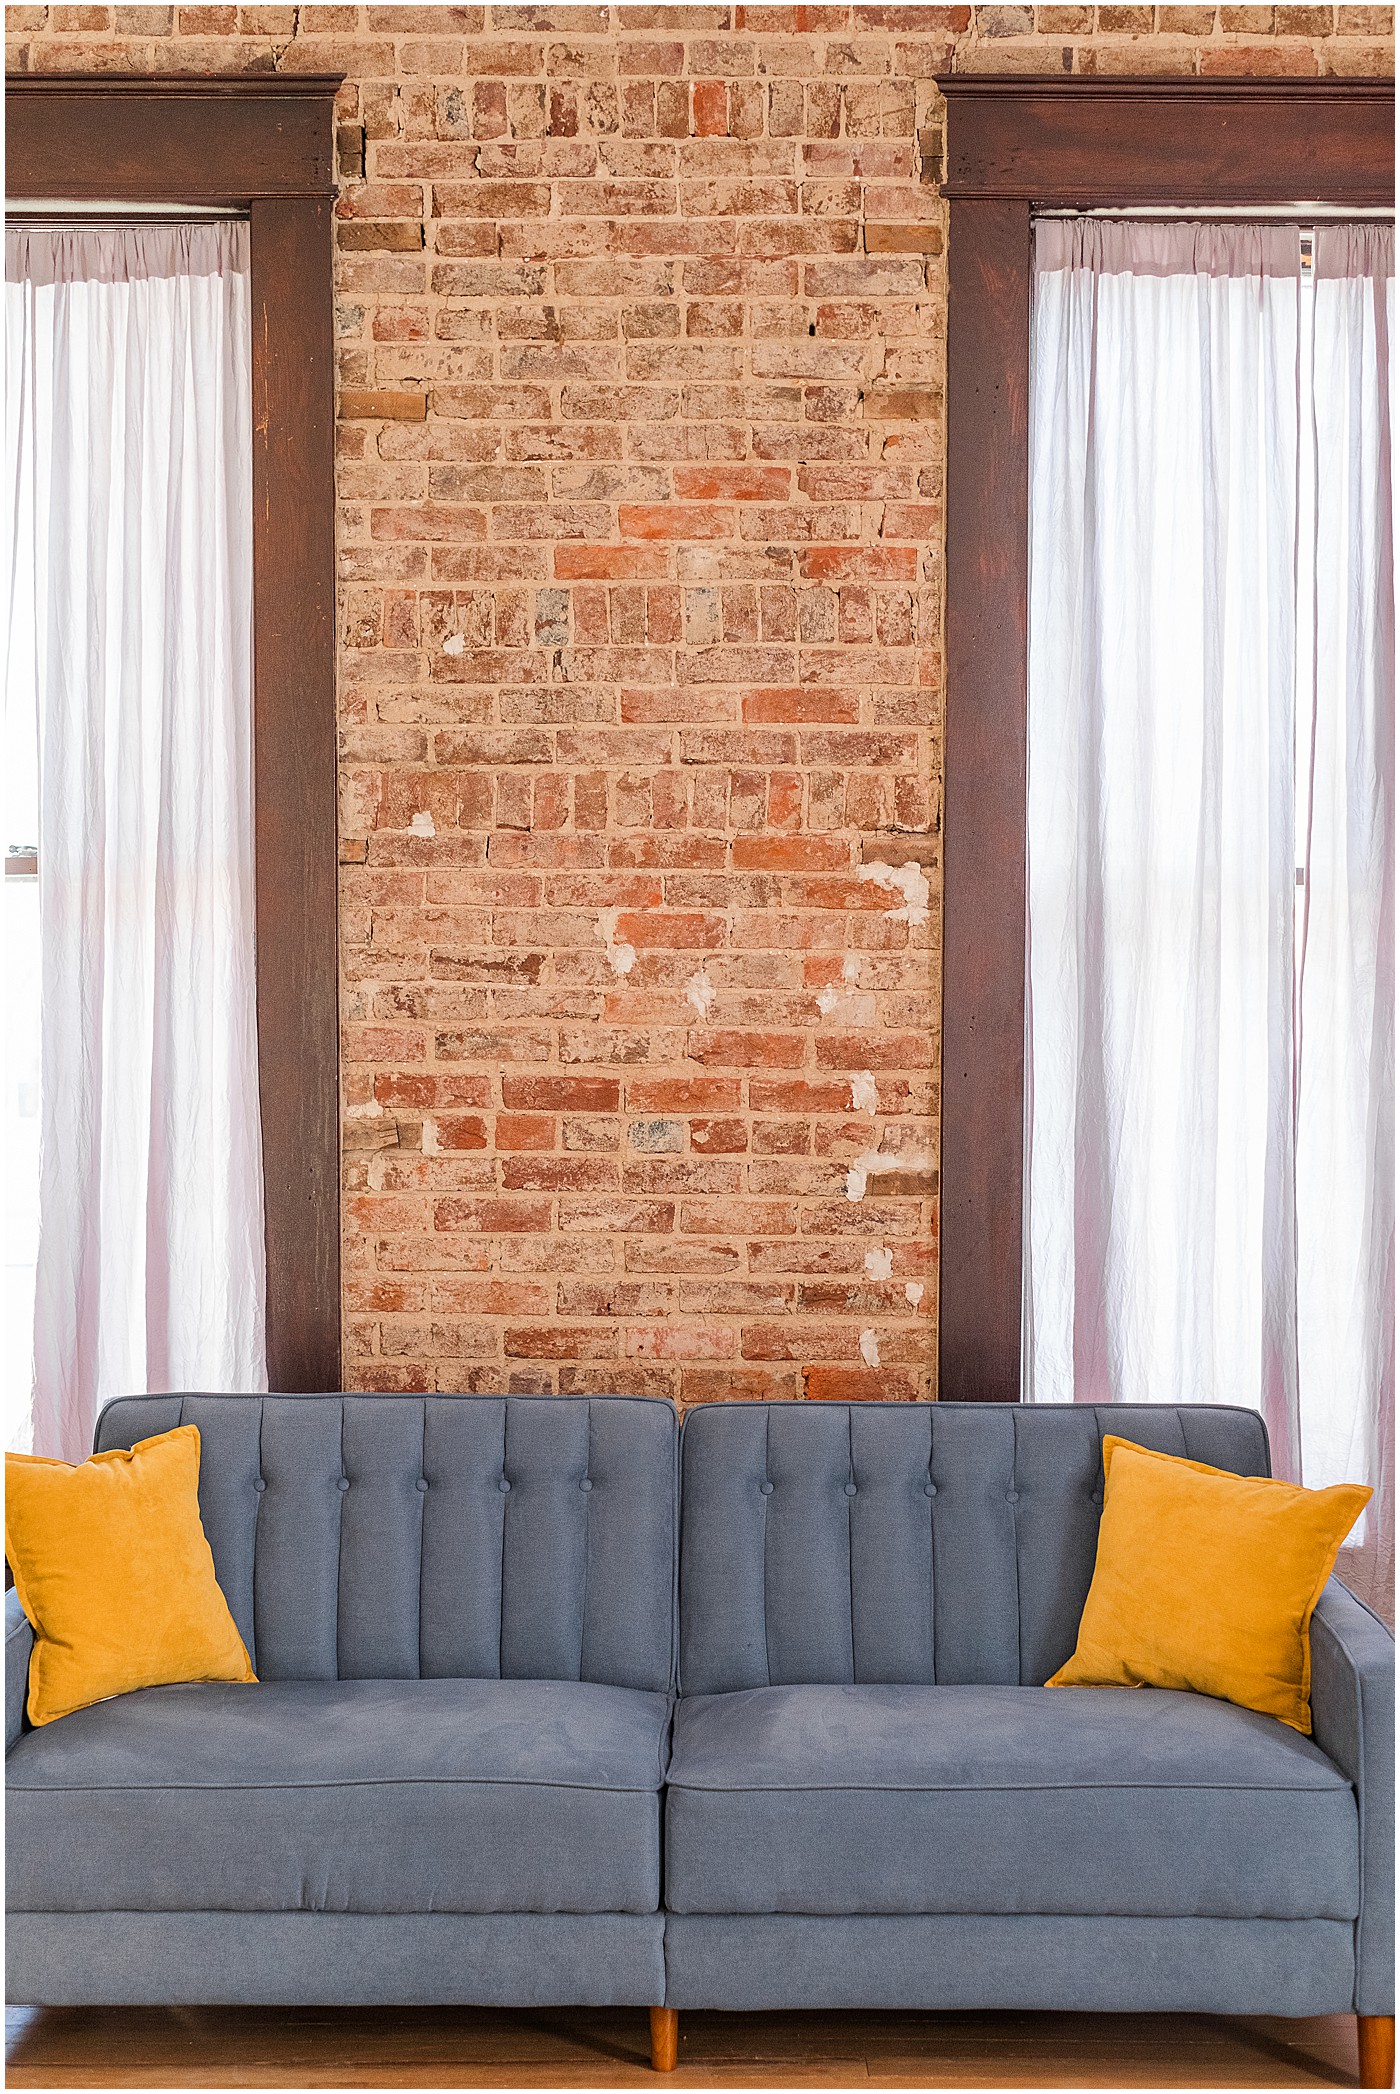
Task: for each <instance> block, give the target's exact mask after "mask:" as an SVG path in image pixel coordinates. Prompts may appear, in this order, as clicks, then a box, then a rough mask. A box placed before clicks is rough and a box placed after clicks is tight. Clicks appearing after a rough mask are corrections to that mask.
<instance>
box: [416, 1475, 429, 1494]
mask: <svg viewBox="0 0 1400 2094" xmlns="http://www.w3.org/2000/svg"><path fill="white" fill-rule="evenodd" d="M418 1488H419V1490H420V1491H425V1490H426V1489H427V1488H428V1479H427V1477H426V1476H420V1477H419V1478H418Z"/></svg>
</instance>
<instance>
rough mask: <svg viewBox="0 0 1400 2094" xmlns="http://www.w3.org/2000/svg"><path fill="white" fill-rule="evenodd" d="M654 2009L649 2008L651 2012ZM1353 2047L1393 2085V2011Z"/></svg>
mask: <svg viewBox="0 0 1400 2094" xmlns="http://www.w3.org/2000/svg"><path fill="white" fill-rule="evenodd" d="M655 2012H656V2009H655V2008H653V2009H652V2013H653V2015H655ZM652 2029H653V2033H652V2039H651V2042H652V2057H653V2059H654V2058H655V2056H656V2035H655V2022H654V2021H653V2024H652ZM1356 2048H1357V2050H1358V2052H1359V2054H1360V2058H1361V2084H1362V2086H1363V2087H1393V2086H1394V2085H1395V2016H1394V2015H1393V2014H1358V2015H1357V2017H1356Z"/></svg>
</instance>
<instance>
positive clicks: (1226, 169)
mask: <svg viewBox="0 0 1400 2094" xmlns="http://www.w3.org/2000/svg"><path fill="white" fill-rule="evenodd" d="M938 85H939V87H940V88H941V90H942V92H943V95H944V97H945V101H946V114H945V123H946V136H947V173H946V177H945V178H944V180H943V184H942V187H943V194H944V195H945V196H946V197H947V199H948V201H949V229H948V272H949V312H948V385H947V423H948V471H947V569H946V576H947V581H946V587H947V601H946V619H947V628H946V629H947V705H946V726H945V742H944V766H945V769H944V780H945V782H944V859H943V1035H942V1038H943V1049H942V1054H943V1067H942V1111H941V1126H942V1132H941V1156H940V1180H939V1184H940V1254H939V1335H938V1372H939V1395H940V1396H941V1397H942V1398H943V1399H944V1400H959V1401H964V1402H966V1401H973V1402H989V1401H1000V1402H1005V1401H1007V1400H1008V1399H1018V1398H1019V1397H1020V1395H1021V1292H1022V1270H1021V1259H1022V1227H1023V1221H1022V1173H1023V1149H1024V1126H1025V1114H1024V1087H1025V966H1026V624H1027V615H1026V590H1027V550H1028V529H1027V500H1028V474H1029V453H1028V444H1027V436H1028V427H1027V424H1028V403H1029V392H1030V303H1031V223H1032V218H1033V215H1034V210H1035V207H1036V206H1040V207H1042V208H1047V209H1053V208H1060V209H1065V208H1076V207H1077V208H1084V207H1087V206H1092V205H1100V206H1102V205H1109V206H1113V205H1124V206H1139V207H1141V206H1150V205H1154V204H1156V205H1162V206H1178V207H1181V206H1184V207H1189V208H1193V209H1200V210H1209V209H1210V208H1211V207H1212V206H1214V207H1216V208H1220V207H1222V206H1234V207H1238V206H1256V207H1258V206H1268V205H1272V206H1274V207H1279V206H1283V207H1287V206H1289V205H1291V204H1298V203H1306V204H1315V203H1322V204H1337V205H1343V206H1347V205H1349V206H1352V207H1363V206H1389V205H1391V204H1393V202H1394V194H1395V191H1394V121H1395V117H1394V108H1395V89H1394V83H1393V81H1389V80H1385V81H1381V80H1364V81H1362V80H1335V79H1328V80H1273V79H1270V80H1262V79H1252V80H1227V79H1211V80H1204V79H1195V78H1192V79H1175V78H1173V79H1157V78H1143V79H1103V78H1098V77H1087V78H1079V77H1075V78H1072V79H1043V80H1041V79H1035V80H1027V79H1015V78H1007V77H1005V76H1001V77H995V78H993V77H986V76H978V75H956V74H950V75H944V76H940V78H939V80H938ZM942 143H943V141H942V140H941V139H940V138H939V137H938V136H937V134H935V133H930V134H926V135H925V137H924V139H923V141H922V144H923V149H924V165H925V167H926V168H929V167H931V168H932V169H933V170H934V173H935V178H936V171H937V168H938V165H939V161H940V159H941V157H942V154H941V148H942Z"/></svg>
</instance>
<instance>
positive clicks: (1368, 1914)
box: [1312, 1578, 1395, 2014]
mask: <svg viewBox="0 0 1400 2094" xmlns="http://www.w3.org/2000/svg"><path fill="white" fill-rule="evenodd" d="M1312 1719H1313V1737H1314V1739H1315V1740H1316V1742H1317V1743H1318V1744H1319V1745H1320V1746H1321V1747H1322V1750H1323V1751H1324V1752H1325V1753H1326V1754H1327V1756H1328V1758H1329V1759H1331V1760H1333V1761H1335V1763H1336V1764H1337V1766H1339V1767H1340V1768H1341V1770H1342V1772H1343V1773H1344V1774H1345V1775H1346V1776H1347V1778H1348V1780H1349V1781H1350V1782H1351V1783H1352V1784H1353V1786H1354V1787H1355V1790H1356V1803H1357V1809H1358V1811H1359V1812H1360V1815H1361V1917H1360V1919H1359V1920H1358V1921H1357V1926H1356V2000H1355V2010H1356V2012H1357V2013H1358V2014H1393V2013H1394V2012H1395V1640H1394V1638H1393V1637H1392V1636H1391V1634H1390V1631H1389V1630H1388V1629H1387V1628H1386V1627H1385V1625H1384V1623H1382V1622H1380V1621H1378V1620H1377V1618H1376V1616H1375V1615H1374V1614H1372V1613H1371V1611H1370V1609H1369V1608H1367V1607H1363V1606H1362V1604H1361V1602H1360V1600H1358V1599H1356V1598H1355V1597H1354V1595H1353V1594H1351V1593H1350V1592H1348V1591H1347V1589H1346V1587H1345V1585H1342V1584H1340V1583H1339V1582H1338V1580H1337V1579H1336V1578H1331V1579H1329V1580H1328V1583H1327V1585H1326V1587H1325V1589H1324V1591H1323V1594H1322V1598H1321V1599H1320V1600H1319V1601H1318V1603H1317V1611H1316V1613H1315V1614H1314V1615H1313V1618H1312Z"/></svg>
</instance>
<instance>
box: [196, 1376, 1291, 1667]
mask: <svg viewBox="0 0 1400 2094" xmlns="http://www.w3.org/2000/svg"><path fill="white" fill-rule="evenodd" d="M1106 1432H1114V1433H1121V1434H1122V1435H1123V1436H1124V1438H1125V1439H1130V1440H1137V1441H1139V1442H1140V1443H1141V1444H1142V1445H1143V1446H1144V1447H1154V1448H1156V1449H1157V1450H1158V1451H1159V1452H1161V1453H1163V1454H1179V1455H1187V1456H1189V1457H1190V1459H1191V1460H1192V1461H1205V1462H1210V1463H1211V1464H1212V1466H1213V1467H1215V1468H1220V1469H1233V1470H1234V1471H1235V1472H1236V1473H1237V1474H1238V1475H1241V1476H1267V1475H1268V1473H1269V1442H1268V1438H1267V1435H1266V1434H1265V1431H1264V1423H1263V1420H1262V1419H1261V1418H1260V1417H1259V1415H1258V1414H1257V1412H1255V1411H1245V1410H1228V1409H1224V1408H1218V1407H1215V1406H1212V1405H1196V1404H1181V1405H1173V1404H1131V1403H1121V1404H1102V1405H1093V1404H1080V1403H1041V1404H1033V1403H705V1404H699V1405H697V1406H696V1408H695V1409H693V1410H690V1411H688V1412H687V1413H686V1419H685V1426H684V1429H683V1431H682V1434H681V1471H682V1482H681V1496H682V1500H683V1503H684V1508H685V1511H684V1517H683V1519H682V1522H681V1580H680V1684H681V1691H682V1693H684V1694H728V1693H733V1692H735V1691H736V1690H738V1689H739V1688H743V1687H796V1686H822V1685H826V1686H847V1685H849V1686H881V1687H893V1686H902V1685H910V1686H926V1687H931V1686H935V1685H937V1686H948V1687H952V1686H960V1687H977V1686H1003V1685H1004V1686H1008V1687H1017V1686H1019V1687H1041V1686H1044V1684H1045V1682H1046V1680H1048V1679H1049V1677H1050V1675H1051V1673H1052V1672H1054V1671H1056V1670H1057V1669H1058V1667H1059V1666H1061V1665H1063V1663H1064V1661H1065V1659H1066V1658H1067V1657H1068V1656H1069V1654H1070V1652H1071V1651H1072V1650H1073V1649H1074V1645H1075V1639H1076V1637H1077V1636H1078V1634H1079V1617H1080V1615H1081V1614H1082V1613H1083V1611H1084V1600H1085V1596H1086V1595H1087V1593H1088V1590H1089V1581H1090V1579H1091V1578H1092V1576H1093V1574H1094V1556H1095V1552H1096V1550H1097V1547H1098V1535H1099V1513H1100V1509H1101V1507H1102V1505H1103V1436H1104V1434H1105V1433H1106ZM217 1553H218V1552H217V1550H216V1551H215V1554H216V1556H217ZM236 1611H237V1610H236V1609H235V1612H236Z"/></svg>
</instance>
